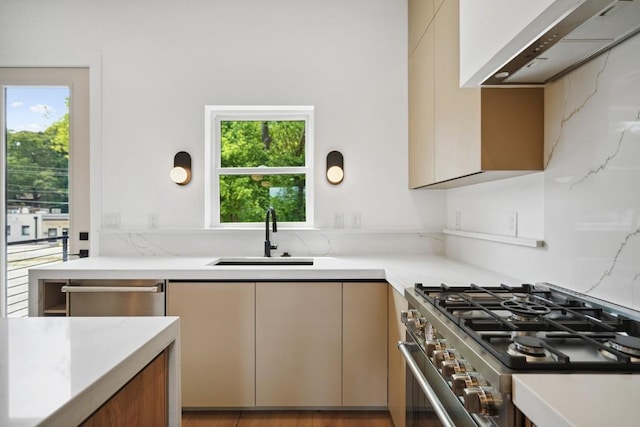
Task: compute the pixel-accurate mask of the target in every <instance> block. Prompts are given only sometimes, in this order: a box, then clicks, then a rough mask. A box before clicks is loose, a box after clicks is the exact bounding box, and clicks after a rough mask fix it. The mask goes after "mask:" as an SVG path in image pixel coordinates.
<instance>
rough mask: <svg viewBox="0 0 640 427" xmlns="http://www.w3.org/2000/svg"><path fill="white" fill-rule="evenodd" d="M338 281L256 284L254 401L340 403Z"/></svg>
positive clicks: (259, 403) (290, 404)
mask: <svg viewBox="0 0 640 427" xmlns="http://www.w3.org/2000/svg"><path fill="white" fill-rule="evenodd" d="M341 387H342V284H341V283H312V282H304V283H259V284H258V285H257V287H256V405H257V406H284V407H295V406H340V405H341V404H342V401H341V400H342V399H341V397H342V396H341Z"/></svg>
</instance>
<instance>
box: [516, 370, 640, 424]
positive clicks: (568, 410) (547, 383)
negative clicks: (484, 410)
mask: <svg viewBox="0 0 640 427" xmlns="http://www.w3.org/2000/svg"><path fill="white" fill-rule="evenodd" d="M639 397H640V375H632V374H627V375H624V374H616V375H607V374H516V375H514V376H513V402H514V403H515V405H516V406H517V407H518V408H520V410H521V411H522V412H523V413H524V414H525V415H526V416H527V417H529V419H530V420H531V421H532V422H533V423H534V424H535V425H536V426H538V427H568V426H579V427H591V426H593V427H600V426H636V425H638V424H639V423H640V404H639V401H638V398H639Z"/></svg>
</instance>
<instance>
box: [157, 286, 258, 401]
mask: <svg viewBox="0 0 640 427" xmlns="http://www.w3.org/2000/svg"><path fill="white" fill-rule="evenodd" d="M167 315H169V316H180V325H181V340H182V405H183V406H184V407H250V406H254V405H255V343H254V340H255V284H254V283H218V282H215V283H214V282H201V283H198V282H195V283H181V282H169V284H168V286H167Z"/></svg>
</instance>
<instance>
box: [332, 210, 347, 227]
mask: <svg viewBox="0 0 640 427" xmlns="http://www.w3.org/2000/svg"><path fill="white" fill-rule="evenodd" d="M333 228H344V213H343V212H336V213H334V214H333Z"/></svg>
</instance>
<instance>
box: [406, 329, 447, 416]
mask: <svg viewBox="0 0 640 427" xmlns="http://www.w3.org/2000/svg"><path fill="white" fill-rule="evenodd" d="M417 346H418V345H417V344H414V343H409V342H404V341H398V349H399V350H400V353H402V357H404V360H405V361H406V362H407V366H408V367H409V369H411V372H412V373H413V376H414V377H415V379H416V381H417V382H418V384H419V385H420V388H421V389H422V391H423V392H424V394H425V396H426V397H427V400H429V403H430V404H431V406H432V407H433V410H434V411H435V413H436V415H437V416H438V419H439V420H440V422H441V423H442V425H443V426H444V427H456V425H455V423H454V422H453V420H452V419H451V417H449V414H448V413H447V410H446V409H445V407H444V405H442V402H440V399H438V396H437V395H436V392H435V391H434V390H433V388H431V386H430V385H429V382H428V381H427V379H426V378H425V377H424V375H423V374H422V372H420V367H418V364H417V363H416V361H415V360H413V357H411V350H409V347H414V348H417Z"/></svg>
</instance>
